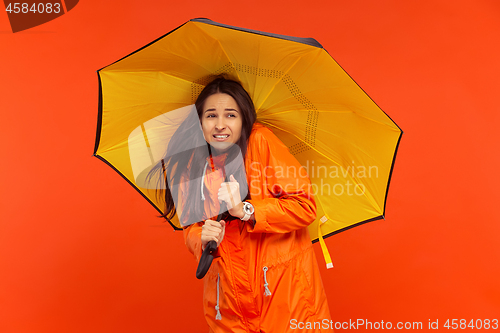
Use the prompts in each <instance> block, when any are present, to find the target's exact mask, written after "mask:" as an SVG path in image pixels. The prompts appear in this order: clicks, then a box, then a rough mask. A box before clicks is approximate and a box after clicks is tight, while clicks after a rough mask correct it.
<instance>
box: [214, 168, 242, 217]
mask: <svg viewBox="0 0 500 333" xmlns="http://www.w3.org/2000/svg"><path fill="white" fill-rule="evenodd" d="M229 180H230V181H229V182H224V183H222V184H221V185H220V188H219V192H218V199H219V201H221V202H222V201H223V202H225V203H227V205H228V208H229V209H231V208H233V207H235V206H236V205H237V204H239V203H240V201H241V198H240V184H239V183H238V182H237V181H236V179H235V178H234V176H233V175H231V176H230V177H229Z"/></svg>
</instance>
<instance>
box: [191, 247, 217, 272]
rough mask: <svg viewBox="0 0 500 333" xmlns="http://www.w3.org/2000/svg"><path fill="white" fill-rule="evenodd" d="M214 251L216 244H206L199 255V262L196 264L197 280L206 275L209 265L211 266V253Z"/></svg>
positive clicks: (212, 257)
mask: <svg viewBox="0 0 500 333" xmlns="http://www.w3.org/2000/svg"><path fill="white" fill-rule="evenodd" d="M215 251H217V242H216V241H210V242H208V244H207V246H206V247H205V250H203V253H202V254H201V258H200V262H199V263H198V268H197V269H196V277H197V278H198V279H203V277H205V274H207V272H208V270H209V268H210V265H212V261H213V260H214V255H213V253H214V252H215Z"/></svg>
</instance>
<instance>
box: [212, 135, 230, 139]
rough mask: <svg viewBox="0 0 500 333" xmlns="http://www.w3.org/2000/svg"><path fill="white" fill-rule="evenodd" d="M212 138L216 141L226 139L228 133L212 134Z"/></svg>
mask: <svg viewBox="0 0 500 333" xmlns="http://www.w3.org/2000/svg"><path fill="white" fill-rule="evenodd" d="M213 138H214V139H215V140H216V141H226V139H227V138H229V134H214V135H213Z"/></svg>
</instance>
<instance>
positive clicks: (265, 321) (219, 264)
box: [184, 123, 331, 333]
mask: <svg viewBox="0 0 500 333" xmlns="http://www.w3.org/2000/svg"><path fill="white" fill-rule="evenodd" d="M245 170H246V176H247V181H248V189H249V192H250V194H251V200H249V202H251V203H252V205H253V206H254V208H255V225H254V223H253V221H251V220H249V221H247V222H243V221H241V220H239V219H234V220H231V221H226V230H225V235H224V239H223V241H222V242H221V244H220V245H219V248H218V251H217V255H216V257H215V258H214V261H213V263H212V266H211V267H210V270H209V271H208V273H207V275H206V276H205V278H204V297H203V302H204V304H203V305H204V312H205V317H206V320H207V322H208V325H209V327H210V331H211V332H279V333H282V332H299V331H305V330H301V329H299V328H301V327H304V328H305V327H316V328H317V329H313V330H307V332H330V331H331V330H329V329H324V328H326V327H329V326H328V325H329V324H330V313H329V309H328V303H327V299H326V295H325V292H324V289H323V284H322V281H321V276H320V273H319V269H318V265H317V262H316V258H315V255H314V251H313V248H312V243H311V239H310V237H309V232H308V230H307V226H308V225H309V224H310V223H312V222H313V221H314V219H315V217H316V205H315V202H314V199H313V198H312V195H311V193H310V190H311V189H310V181H309V178H308V177H307V174H306V172H305V169H301V166H300V164H299V163H298V162H297V160H296V159H295V158H294V157H293V156H292V155H291V154H290V153H289V151H288V148H287V147H286V146H285V145H284V144H283V143H282V142H281V141H280V140H279V139H278V138H277V137H276V136H275V135H274V134H273V133H272V132H271V130H269V129H268V128H266V127H265V126H263V125H261V124H258V123H256V124H255V125H254V127H253V130H252V133H251V135H250V138H249V141H248V150H247V153H246V157H245ZM214 174H216V173H214ZM214 174H212V175H214ZM218 175H219V177H218V178H217V179H214V176H212V177H210V179H208V178H209V177H208V176H207V177H206V178H205V186H207V187H208V188H209V189H210V191H214V190H215V191H216V190H218V188H219V187H220V184H221V183H222V181H223V179H222V176H221V175H222V173H218ZM215 193H216V192H215ZM207 205H208V204H207V203H205V209H206V210H207V209H209V210H210V212H206V214H207V216H213V215H214V211H215V212H217V211H218V207H212V209H210V207H208V206H207ZM215 215H217V214H216V213H215ZM201 226H202V223H196V224H193V225H191V226H189V227H187V228H186V229H185V230H184V239H185V242H186V246H187V247H188V249H189V250H190V251H191V252H192V253H193V254H194V255H195V257H196V259H197V260H199V258H200V256H201V252H202V251H201ZM217 310H219V311H217ZM307 323H309V324H307ZM327 323H328V324H327ZM306 325H309V326H306ZM313 325H314V326H313Z"/></svg>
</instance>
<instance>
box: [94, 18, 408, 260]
mask: <svg viewBox="0 0 500 333" xmlns="http://www.w3.org/2000/svg"><path fill="white" fill-rule="evenodd" d="M98 75H99V89H100V94H99V96H100V101H99V120H98V130H97V136H96V144H95V150H94V156H96V157H98V158H99V159H101V160H103V161H104V162H106V163H107V164H109V165H110V166H111V167H113V168H114V169H115V170H116V171H117V172H118V173H119V174H120V175H121V176H122V177H123V178H125V179H126V180H127V181H128V182H129V183H130V184H131V185H132V186H133V187H134V188H135V189H136V190H137V191H139V192H140V193H141V194H142V195H143V196H144V197H145V198H146V199H147V200H148V201H149V202H150V203H151V204H152V205H153V206H154V207H155V208H156V209H157V210H158V211H159V212H161V213H162V214H163V210H164V207H163V203H162V202H161V200H160V199H158V198H157V195H156V190H155V189H151V188H147V186H144V185H143V184H142V183H141V181H140V180H138V179H137V171H136V175H134V170H133V166H132V163H131V158H130V151H131V149H130V147H129V141H130V137H131V134H132V133H135V135H138V136H139V137H141V136H142V138H143V139H141V140H142V141H141V140H139V141H141V142H143V146H144V147H146V148H145V150H144V151H149V153H148V154H149V155H148V156H149V159H148V161H149V162H148V163H149V164H148V163H147V164H148V165H152V164H154V163H157V162H158V161H160V159H161V157H162V153H163V152H157V153H156V154H153V152H152V151H151V149H149V150H148V149H147V147H148V145H149V142H148V140H155V137H156V138H157V139H158V140H161V139H160V137H161V135H164V134H165V133H167V132H168V128H167V127H166V128H167V129H164V130H163V132H162V130H161V128H160V130H158V128H159V127H158V126H156V127H155V129H149V130H148V129H147V128H146V127H147V126H145V124H146V125H147V124H149V123H150V120H151V119H154V118H156V117H158V116H159V115H161V114H164V113H166V112H170V111H172V110H178V109H180V108H183V107H188V106H189V105H192V104H194V101H195V100H196V98H197V96H198V94H199V93H200V92H201V90H202V89H203V88H204V86H205V85H206V84H208V83H209V82H210V81H212V80H213V79H214V78H215V77H216V76H218V75H223V76H225V77H226V78H229V79H233V80H236V81H239V82H241V84H242V85H243V87H244V88H245V89H246V90H247V91H248V93H249V94H250V96H251V97H252V100H253V101H254V104H255V109H256V111H257V121H258V122H260V123H262V124H264V125H266V126H267V127H269V128H271V129H272V131H273V132H274V133H275V134H276V135H277V136H278V137H279V138H280V140H281V141H282V142H283V143H284V144H285V145H286V146H287V147H288V148H289V150H290V152H291V153H292V154H293V155H294V156H295V158H296V159H297V160H298V161H299V162H300V163H301V164H302V166H303V170H282V172H301V171H302V172H303V171H307V172H308V174H309V177H310V179H311V183H312V187H313V188H312V191H313V193H314V194H315V200H316V204H317V219H316V221H315V222H314V223H312V224H311V225H310V226H309V232H310V235H311V239H312V241H313V242H314V241H317V240H319V241H320V242H321V245H322V248H323V251H324V254H325V259H326V261H327V266H328V267H331V266H332V264H331V260H330V257H329V255H328V252H327V250H326V246H325V245H324V241H323V238H324V237H328V236H330V235H333V234H335V233H337V232H340V231H342V230H346V229H348V228H351V227H353V226H355V225H358V224H361V223H365V222H368V221H373V220H377V219H381V218H383V217H384V212H385V203H386V196H387V191H388V186H389V181H390V178H391V172H392V168H393V165H394V159H395V156H396V152H397V148H398V144H399V140H400V138H401V135H402V131H401V129H400V128H399V127H398V126H397V125H396V124H395V123H394V122H393V121H392V120H391V119H390V118H389V117H388V116H387V115H386V114H385V113H384V112H383V111H382V110H381V109H380V108H379V107H378V106H377V105H376V104H375V102H373V100H371V99H370V97H369V96H368V95H367V94H366V93H365V92H364V91H363V90H362V89H361V88H360V87H359V86H358V85H357V84H356V83H355V82H354V81H353V80H352V78H351V77H350V76H349V75H348V74H347V73H346V72H345V71H344V70H343V69H342V68H341V67H340V66H339V65H338V64H337V63H336V62H335V60H333V58H332V57H331V56H330V55H329V54H328V53H327V52H326V50H325V49H323V47H322V46H321V45H320V44H319V43H318V42H317V41H316V40H314V39H312V38H296V37H289V36H282V35H276V34H270V33H265V32H260V31H254V30H248V29H243V28H238V27H232V26H227V25H224V24H220V23H216V22H213V21H211V20H208V19H193V20H190V21H188V22H187V23H185V24H183V25H182V26H180V27H178V28H177V29H175V30H172V31H171V32H169V33H168V34H166V35H164V36H162V37H160V38H158V39H157V40H155V41H153V42H152V43H150V44H148V45H146V46H144V47H143V48H141V49H139V50H137V51H135V52H133V53H131V54H130V55H128V56H126V57H124V58H122V59H121V60H118V61H116V62H115V63H113V64H111V65H109V66H107V67H104V68H103V69H101V70H99V71H98ZM148 121H149V123H148ZM160 127H161V126H160ZM148 131H149V132H148ZM165 131H166V132H165ZM158 133H163V134H161V135H160V134H158ZM166 135H168V133H167V134H166ZM133 136H134V135H132V137H133ZM144 168H147V166H144ZM170 224H171V225H172V226H173V227H174V228H175V229H181V225H180V224H179V221H178V219H177V218H176V217H174V218H173V219H172V220H171V221H170Z"/></svg>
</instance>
